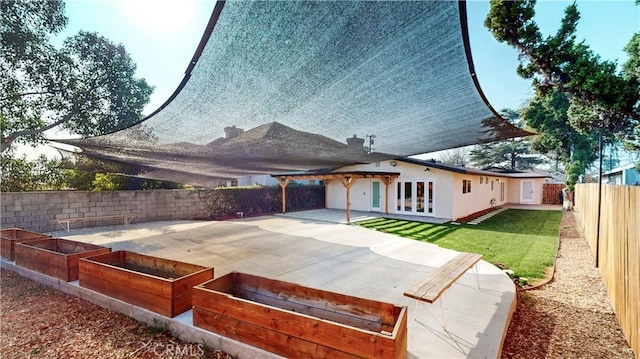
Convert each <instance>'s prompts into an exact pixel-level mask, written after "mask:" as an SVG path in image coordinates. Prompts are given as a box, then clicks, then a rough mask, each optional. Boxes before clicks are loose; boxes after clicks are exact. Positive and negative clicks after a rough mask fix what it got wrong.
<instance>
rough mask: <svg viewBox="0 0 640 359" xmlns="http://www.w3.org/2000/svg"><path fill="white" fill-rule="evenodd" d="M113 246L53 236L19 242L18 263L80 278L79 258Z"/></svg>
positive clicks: (67, 278) (60, 276) (71, 278)
mask: <svg viewBox="0 0 640 359" xmlns="http://www.w3.org/2000/svg"><path fill="white" fill-rule="evenodd" d="M109 252H111V248H107V247H103V246H98V245H95V244H89V243H83V242H76V241H70V240H68V239H60V238H51V239H42V240H36V241H28V242H22V243H18V244H17V245H16V264H17V265H19V266H21V267H24V268H29V269H31V270H34V271H36V272H40V273H44V274H46V275H49V276H52V277H55V278H58V279H62V280H64V281H67V282H71V281H74V280H78V260H79V259H80V258H82V257H89V256H94V255H97V254H103V253H109Z"/></svg>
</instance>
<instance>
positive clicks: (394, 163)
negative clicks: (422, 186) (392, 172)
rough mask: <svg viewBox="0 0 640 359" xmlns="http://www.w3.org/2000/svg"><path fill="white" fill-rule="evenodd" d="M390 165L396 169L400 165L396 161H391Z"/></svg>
mask: <svg viewBox="0 0 640 359" xmlns="http://www.w3.org/2000/svg"><path fill="white" fill-rule="evenodd" d="M389 164H390V165H391V167H395V166H397V165H398V163H397V162H396V161H391V162H389Z"/></svg>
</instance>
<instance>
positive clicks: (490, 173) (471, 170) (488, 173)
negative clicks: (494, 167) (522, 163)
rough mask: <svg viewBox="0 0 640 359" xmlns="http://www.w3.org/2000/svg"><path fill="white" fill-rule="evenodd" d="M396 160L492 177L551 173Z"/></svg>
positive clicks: (412, 159) (543, 175)
mask: <svg viewBox="0 0 640 359" xmlns="http://www.w3.org/2000/svg"><path fill="white" fill-rule="evenodd" d="M397 161H402V162H406V163H411V164H414V165H419V166H426V167H430V168H437V169H441V170H444V171H449V172H455V173H463V174H474V175H480V176H492V177H507V178H547V177H551V175H550V174H549V173H547V172H544V173H539V172H521V171H511V170H509V171H504V172H494V171H487V170H482V169H477V168H469V167H464V166H458V165H451V164H446V163H442V162H438V161H436V160H419V159H415V158H409V157H407V158H400V159H397Z"/></svg>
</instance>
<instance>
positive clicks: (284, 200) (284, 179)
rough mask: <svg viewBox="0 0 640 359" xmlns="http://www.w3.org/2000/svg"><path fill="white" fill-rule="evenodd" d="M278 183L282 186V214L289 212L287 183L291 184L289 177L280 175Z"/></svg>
mask: <svg viewBox="0 0 640 359" xmlns="http://www.w3.org/2000/svg"><path fill="white" fill-rule="evenodd" d="M278 183H280V188H282V214H285V213H286V212H287V185H288V184H289V178H287V177H278Z"/></svg>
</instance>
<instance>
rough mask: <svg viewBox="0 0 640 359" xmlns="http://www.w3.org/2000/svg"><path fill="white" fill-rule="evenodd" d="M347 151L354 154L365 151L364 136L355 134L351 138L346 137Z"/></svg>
mask: <svg viewBox="0 0 640 359" xmlns="http://www.w3.org/2000/svg"><path fill="white" fill-rule="evenodd" d="M347 151H349V153H355V154H361V153H364V152H366V149H365V148H364V138H358V136H356V135H353V137H351V138H347Z"/></svg>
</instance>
